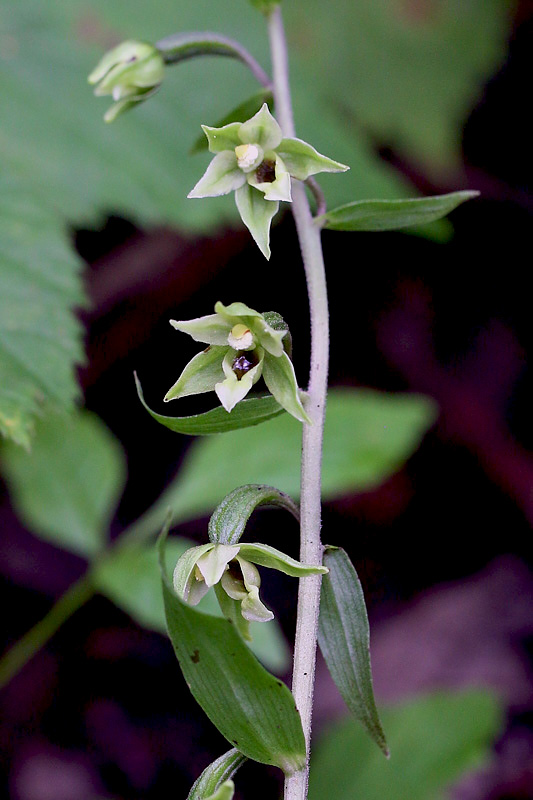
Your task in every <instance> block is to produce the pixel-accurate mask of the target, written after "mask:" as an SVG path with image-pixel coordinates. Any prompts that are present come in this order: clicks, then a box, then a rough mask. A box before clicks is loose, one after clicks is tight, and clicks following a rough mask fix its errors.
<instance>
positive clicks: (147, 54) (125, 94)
mask: <svg viewBox="0 0 533 800" xmlns="http://www.w3.org/2000/svg"><path fill="white" fill-rule="evenodd" d="M164 72H165V62H164V61H163V56H162V55H161V53H160V52H159V50H158V49H157V48H156V47H154V45H153V44H148V43H147V42H136V41H127V42H122V44H119V45H118V47H115V48H113V50H110V51H109V52H108V53H106V55H105V56H104V57H103V58H102V59H101V61H99V63H98V64H97V66H96V68H95V69H94V70H93V71H92V72H91V74H90V75H89V78H88V80H89V83H91V84H96V88H95V90H94V93H95V94H96V95H98V96H100V95H106V94H110V95H111V96H112V97H113V100H115V101H116V102H115V104H114V105H112V106H111V108H109V109H108V111H107V112H106V114H105V115H104V120H105V121H106V122H113V120H114V119H116V118H117V117H118V115H119V114H122V112H123V111H126V110H127V109H128V108H131V107H133V106H134V105H136V103H139V102H141V101H142V100H146V99H147V98H148V97H150V96H151V95H153V94H154V93H155V92H156V91H157V90H158V89H159V87H160V85H161V83H162V81H163V75H164Z"/></svg>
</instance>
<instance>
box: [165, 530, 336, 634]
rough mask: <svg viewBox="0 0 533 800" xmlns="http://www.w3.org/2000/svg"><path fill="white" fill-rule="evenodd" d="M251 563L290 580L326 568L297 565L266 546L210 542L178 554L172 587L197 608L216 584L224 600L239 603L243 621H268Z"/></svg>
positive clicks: (258, 578)
mask: <svg viewBox="0 0 533 800" xmlns="http://www.w3.org/2000/svg"><path fill="white" fill-rule="evenodd" d="M255 564H259V565H260V566H263V567H270V568H271V569H276V570H278V571H280V572H284V573H285V574H286V575H292V576H293V577H305V576H307V575H323V574H324V573H326V572H327V571H328V570H327V568H326V567H314V566H311V565H309V564H301V563H300V562H299V561H295V560H294V559H293V558H290V557H289V556H287V555H285V553H282V552H280V551H279V550H276V549H275V548H274V547H270V546H269V545H266V544H244V543H243V544H232V545H228V544H217V543H213V542H210V543H209V544H204V545H200V546H199V547H192V548H190V549H189V550H187V551H186V552H185V553H184V554H183V555H182V557H181V558H180V559H179V561H178V563H177V564H176V568H175V570H174V588H175V589H176V592H177V594H178V595H179V596H180V597H182V598H183V599H184V600H186V601H187V602H188V603H190V604H191V605H197V604H198V603H199V602H200V600H201V599H202V597H203V596H204V595H205V594H206V593H207V592H208V591H209V589H210V588H211V587H212V586H215V585H217V584H220V587H221V588H222V590H223V593H224V595H225V596H226V598H229V599H230V600H232V601H234V602H235V603H238V604H239V609H240V614H241V616H242V617H243V618H244V619H245V620H246V621H247V622H268V620H271V619H273V618H274V615H273V613H272V612H271V611H270V610H269V609H268V608H267V607H266V606H265V605H263V603H262V602H261V600H260V598H259V587H260V585H261V578H260V576H259V571H258V569H257V567H256V566H255ZM223 610H224V609H223Z"/></svg>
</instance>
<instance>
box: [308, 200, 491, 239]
mask: <svg viewBox="0 0 533 800" xmlns="http://www.w3.org/2000/svg"><path fill="white" fill-rule="evenodd" d="M478 195H479V192H470V191H462V192H452V193H451V194H442V195H437V196H436V197H416V198H414V199H413V198H411V199H408V200H358V201H355V202H354V203H347V205H345V206H339V208H334V209H332V210H331V211H328V212H327V213H326V214H322V215H321V216H320V217H316V218H315V221H316V223H317V224H318V225H321V226H322V227H324V228H327V229H328V230H332V231H393V230H398V229H399V228H409V227H411V226H413V225H423V224H424V223H428V222H435V221H436V220H439V219H441V218H442V217H445V216H446V215H447V214H449V213H450V212H451V211H453V210H454V208H457V206H459V205H461V203H464V202H465V201H466V200H471V199H473V198H474V197H478Z"/></svg>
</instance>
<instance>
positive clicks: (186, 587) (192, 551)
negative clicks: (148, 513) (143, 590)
mask: <svg viewBox="0 0 533 800" xmlns="http://www.w3.org/2000/svg"><path fill="white" fill-rule="evenodd" d="M212 549H213V548H212V547H211V546H210V545H209V544H201V545H198V547H190V548H189V549H188V550H186V551H185V552H184V553H183V555H182V556H180V558H179V559H178V561H177V563H176V566H175V568H174V574H173V576H172V582H173V584H174V590H175V591H176V592H177V594H178V595H179V596H180V597H181V598H182V599H183V600H185V601H186V602H188V603H190V604H191V605H196V603H198V602H199V601H200V597H198V599H197V600H196V602H192V601H191V599H190V598H189V594H190V588H191V587H190V581H191V575H192V573H193V571H194V567H195V566H196V562H197V561H198V559H199V558H200V556H202V555H204V553H208V552H209V551H210V550H212ZM208 589H209V586H207V588H206V591H207V590H208Z"/></svg>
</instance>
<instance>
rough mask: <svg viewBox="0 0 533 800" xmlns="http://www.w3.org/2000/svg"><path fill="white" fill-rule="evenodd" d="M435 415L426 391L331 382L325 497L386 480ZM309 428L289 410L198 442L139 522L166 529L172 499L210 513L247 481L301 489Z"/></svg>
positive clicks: (180, 515)
mask: <svg viewBox="0 0 533 800" xmlns="http://www.w3.org/2000/svg"><path fill="white" fill-rule="evenodd" d="M241 405H242V403H241ZM435 416H436V409H435V405H434V404H433V402H432V401H431V400H429V398H427V397H423V396H421V395H400V394H398V395H393V394H385V393H381V392H375V391H371V390H369V389H357V390H351V389H333V390H331V392H330V393H329V397H328V408H327V417H326V429H325V437H324V458H323V465H322V466H323V480H322V486H323V497H324V499H325V500H328V499H331V498H334V497H340V496H342V495H343V494H346V493H347V492H353V491H366V490H368V489H371V488H372V487H374V486H378V485H379V484H380V483H381V482H382V481H384V480H385V479H386V478H387V477H388V476H389V475H391V474H393V473H394V472H395V471H396V470H397V469H398V468H399V467H400V466H401V465H402V464H403V463H404V461H405V460H406V459H407V458H409V456H410V455H411V454H412V453H413V452H414V451H415V450H416V448H417V447H418V445H419V444H420V440H421V438H422V436H423V435H424V433H425V432H426V430H427V429H428V427H429V426H430V425H432V424H433V422H434V420H435ZM301 428H302V426H301V425H300V423H298V422H297V420H295V419H293V417H291V416H290V415H289V414H284V415H283V416H280V417H277V418H276V419H274V420H271V421H269V422H266V423H265V424H264V425H260V426H258V427H256V428H250V429H249V430H246V431H234V432H231V433H226V434H224V435H223V436H214V437H211V438H209V439H202V440H200V441H198V442H195V443H194V444H193V446H192V447H191V449H190V451H189V453H188V454H187V456H186V458H185V461H184V463H183V466H182V468H181V470H180V472H179V474H178V475H177V477H176V479H175V480H174V482H173V483H172V484H171V485H170V486H169V488H168V489H167V490H166V491H165V492H164V493H163V495H162V496H161V497H160V499H159V500H158V501H157V502H156V504H155V505H154V506H153V507H152V508H151V509H150V510H149V511H148V512H147V513H146V514H145V516H144V517H143V518H141V520H140V521H139V522H138V526H139V529H140V530H143V531H145V532H152V533H153V532H156V531H157V530H159V529H160V528H161V525H162V524H163V521H164V519H165V515H166V511H167V509H168V508H169V507H170V508H171V509H172V512H173V515H174V517H173V519H174V522H178V521H183V520H186V519H192V518H194V517H198V516H201V515H203V514H209V513H210V512H211V511H212V510H213V509H214V508H215V506H216V505H217V504H218V503H219V502H220V501H221V500H222V498H223V497H224V496H225V495H226V494H228V493H229V492H231V491H232V490H233V489H234V488H235V485H239V484H244V483H250V482H253V483H259V484H267V485H274V486H278V487H279V488H280V489H281V491H283V492H285V493H286V494H288V495H290V496H291V497H298V495H299V492H300V453H301V435H302V430H301ZM228 464H230V465H231V468H230V469H228Z"/></svg>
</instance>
